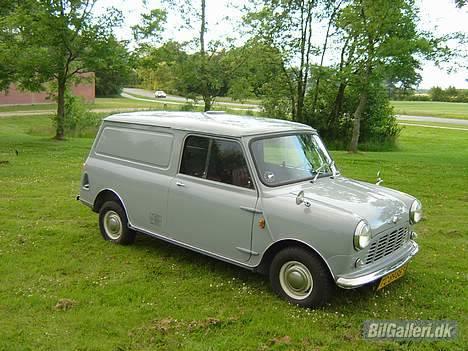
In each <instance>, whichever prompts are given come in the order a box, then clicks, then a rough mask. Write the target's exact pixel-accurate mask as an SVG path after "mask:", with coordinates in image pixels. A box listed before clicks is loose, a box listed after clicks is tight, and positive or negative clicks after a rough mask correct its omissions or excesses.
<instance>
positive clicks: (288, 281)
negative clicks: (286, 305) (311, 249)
mask: <svg viewBox="0 0 468 351" xmlns="http://www.w3.org/2000/svg"><path fill="white" fill-rule="evenodd" d="M279 278H280V284H281V287H282V288H283V290H284V292H285V293H286V294H287V295H288V296H290V297H292V298H293V299H296V300H303V299H305V298H306V297H307V296H309V295H310V293H311V292H312V289H313V287H314V283H313V279H312V274H311V273H310V271H309V269H308V268H307V267H306V266H305V265H304V264H302V263H301V262H298V261H288V262H286V263H285V264H283V266H282V267H281V269H280V273H279Z"/></svg>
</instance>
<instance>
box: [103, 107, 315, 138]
mask: <svg viewBox="0 0 468 351" xmlns="http://www.w3.org/2000/svg"><path fill="white" fill-rule="evenodd" d="M104 121H109V122H120V123H132V124H141V125H149V126H158V127H164V128H172V129H179V130H186V131H195V132H203V133H212V134H217V135H225V136H235V137H241V136H247V135H258V134H267V133H274V132H284V131H295V130H308V131H314V129H313V128H311V127H310V126H308V125H305V124H300V123H295V122H289V121H284V120H280V119H272V118H261V117H251V116H237V115H230V114H224V113H219V112H217V113H216V112H162V111H139V112H131V113H120V114H116V115H111V116H109V117H106V118H104Z"/></svg>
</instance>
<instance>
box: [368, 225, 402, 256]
mask: <svg viewBox="0 0 468 351" xmlns="http://www.w3.org/2000/svg"><path fill="white" fill-rule="evenodd" d="M407 239H408V227H401V228H398V229H394V230H389V231H387V232H386V233H384V234H382V235H380V236H379V237H377V238H376V240H374V241H373V242H372V243H371V244H370V246H369V250H368V251H367V257H366V260H365V263H366V264H369V263H372V262H375V261H377V260H380V259H381V258H383V257H385V256H388V255H390V254H391V253H393V252H395V251H396V250H398V249H399V248H400V247H402V246H403V244H404V243H405V241H406V240H407Z"/></svg>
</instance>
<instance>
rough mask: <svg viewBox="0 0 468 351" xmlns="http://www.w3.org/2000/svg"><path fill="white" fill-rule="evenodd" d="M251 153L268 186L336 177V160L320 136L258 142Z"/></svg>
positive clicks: (289, 137) (303, 135)
mask: <svg viewBox="0 0 468 351" xmlns="http://www.w3.org/2000/svg"><path fill="white" fill-rule="evenodd" d="M251 151H252V155H253V158H254V161H255V165H256V168H257V171H258V175H259V178H260V180H261V181H262V182H263V183H264V184H265V185H268V186H277V185H282V184H288V183H294V182H299V181H303V180H308V179H310V180H312V179H314V178H315V179H316V177H317V176H321V175H332V173H333V170H332V167H334V165H333V164H332V159H331V157H330V155H329V154H328V152H327V150H326V149H325V146H324V145H323V143H322V141H321V140H320V138H319V137H318V135H316V134H310V133H301V134H293V135H285V136H276V137H268V138H264V139H257V140H255V141H253V142H252V143H251Z"/></svg>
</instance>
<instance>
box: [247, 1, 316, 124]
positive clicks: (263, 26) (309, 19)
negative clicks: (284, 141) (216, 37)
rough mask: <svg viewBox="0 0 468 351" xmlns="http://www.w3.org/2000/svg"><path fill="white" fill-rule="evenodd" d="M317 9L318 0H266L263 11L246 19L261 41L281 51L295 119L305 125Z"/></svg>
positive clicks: (262, 6)
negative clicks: (305, 105)
mask: <svg viewBox="0 0 468 351" xmlns="http://www.w3.org/2000/svg"><path fill="white" fill-rule="evenodd" d="M317 6H318V1H316V0H308V1H304V0H293V1H280V0H263V1H261V7H260V8H256V9H254V10H251V11H250V12H249V13H247V15H246V16H245V21H246V24H247V25H248V26H249V27H250V28H251V29H252V32H253V34H254V35H255V36H256V37H257V40H259V41H261V42H263V43H264V44H265V45H268V46H272V47H275V48H277V49H278V50H279V51H280V52H281V57H282V61H283V62H282V69H283V75H284V78H285V81H286V82H287V88H288V89H289V94H288V96H289V99H290V103H291V112H292V118H293V120H295V121H299V122H304V97H305V94H306V90H307V88H308V84H309V79H310V62H311V57H312V54H313V49H314V48H313V45H312V28H313V27H312V23H313V20H314V11H315V10H316V7H317ZM294 62H298V63H297V64H293V63H294Z"/></svg>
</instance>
